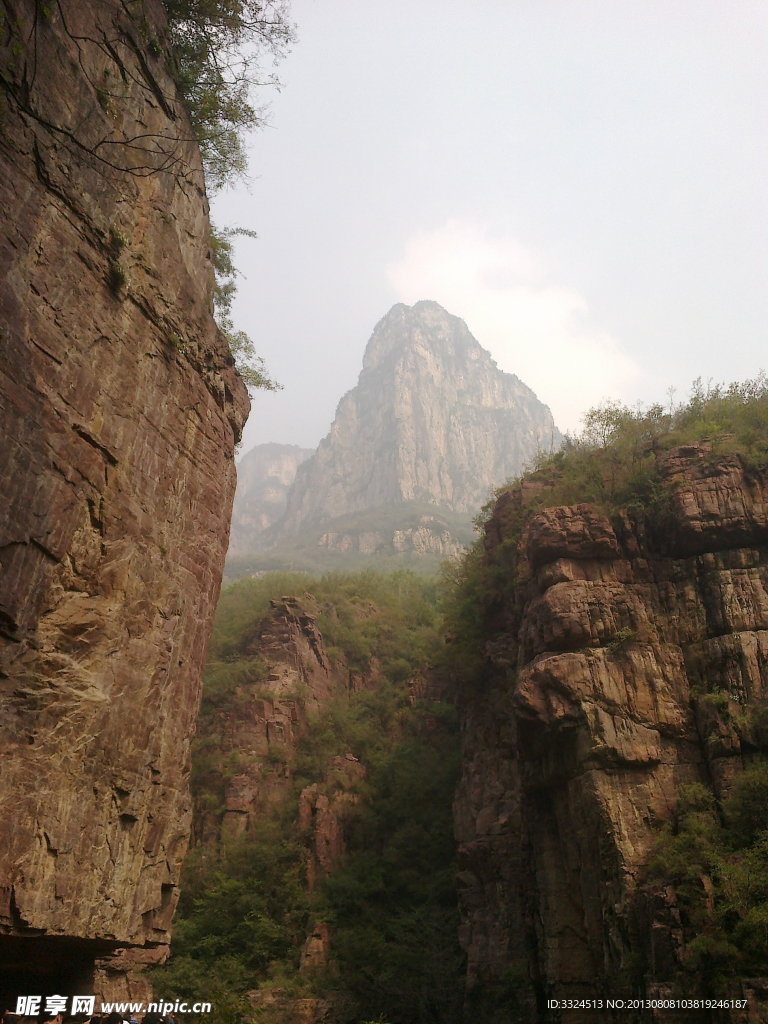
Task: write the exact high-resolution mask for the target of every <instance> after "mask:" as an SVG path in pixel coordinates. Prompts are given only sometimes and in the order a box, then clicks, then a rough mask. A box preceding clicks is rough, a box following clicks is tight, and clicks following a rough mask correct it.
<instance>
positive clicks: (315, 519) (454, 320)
mask: <svg viewBox="0 0 768 1024" xmlns="http://www.w3.org/2000/svg"><path fill="white" fill-rule="evenodd" d="M559 443H560V434H559V432H558V430H557V428H556V427H555V425H554V422H553V420H552V414H551V413H550V411H549V409H548V408H547V406H545V405H543V404H542V403H541V402H540V401H539V400H538V399H537V398H536V396H535V395H534V393H533V392H532V391H531V390H530V388H528V387H526V386H525V384H523V383H522V381H520V380H519V379H518V378H517V377H515V376H514V375H512V374H509V373H503V372H502V371H501V370H499V368H498V367H497V366H496V364H495V362H494V361H493V359H492V358H491V356H490V355H489V353H488V352H486V351H485V349H483V348H482V347H481V346H480V345H479V344H478V342H477V341H475V339H474V338H473V337H472V335H471V334H470V333H469V330H468V329H467V326H466V324H465V323H464V321H463V320H460V319H459V318H458V317H455V316H451V314H450V313H447V312H446V311H445V310H444V309H443V308H442V307H441V306H439V305H438V304H437V303H436V302H426V301H425V302H417V303H416V305H414V306H405V305H403V304H398V305H396V306H393V308H392V309H391V310H390V311H389V313H387V315H386V316H385V317H384V318H383V319H382V320H381V321H380V322H379V323H378V324H377V326H376V328H375V330H374V332H373V336H372V337H371V339H370V341H369V342H368V347H367V349H366V351H365V357H364V360H363V369H362V372H361V374H360V379H359V381H358V384H357V386H356V387H355V388H353V389H352V391H349V392H348V393H347V394H346V395H345V396H344V397H343V398H342V400H341V402H340V403H339V407H338V409H337V411H336V418H335V420H334V422H333V425H332V427H331V431H330V433H329V434H328V436H327V437H326V438H325V439H324V440H323V441H321V443H320V446H319V447H318V449H317V452H316V453H315V455H314V456H312V458H310V459H308V460H307V461H306V462H304V463H303V464H302V465H301V466H300V467H299V469H298V472H297V475H296V482H295V484H294V485H293V488H292V489H291V493H290V495H289V498H288V509H287V512H286V516H285V518H284V520H283V521H282V523H281V524H280V525H279V526H278V527H277V528H276V534H275V536H276V537H279V538H280V539H284V538H286V537H290V536H293V535H295V534H296V533H297V532H298V531H299V530H300V529H302V528H304V527H306V526H308V525H312V524H317V523H319V522H322V521H325V520H331V519H335V518H337V517H339V516H342V515H348V514H350V513H356V512H361V511H364V510H366V509H371V508H377V507H382V506H387V505H393V504H397V503H401V502H411V501H416V502H427V503H429V504H432V505H439V506H442V507H444V508H447V509H450V510H452V511H454V512H459V513H466V514H467V515H469V516H471V515H472V514H474V513H475V512H476V511H477V510H478V509H479V508H480V507H481V506H482V505H483V504H484V503H485V502H486V501H487V500H488V498H489V496H490V495H491V493H492V491H493V489H494V488H495V487H499V486H500V485H501V484H503V483H504V482H505V481H506V480H507V479H508V478H509V477H512V476H515V475H516V474H517V473H519V472H520V470H521V468H522V466H523V464H524V463H525V462H526V461H527V460H529V459H530V458H531V457H532V456H533V455H535V453H536V451H537V450H539V449H541V448H545V449H547V450H549V449H550V447H552V446H553V445H554V446H557V445H558V444H559Z"/></svg>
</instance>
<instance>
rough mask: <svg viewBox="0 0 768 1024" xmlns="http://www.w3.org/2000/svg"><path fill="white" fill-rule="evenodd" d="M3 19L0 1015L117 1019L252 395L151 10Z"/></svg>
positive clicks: (147, 914)
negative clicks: (218, 321) (35, 1011)
mask: <svg viewBox="0 0 768 1024" xmlns="http://www.w3.org/2000/svg"><path fill="white" fill-rule="evenodd" d="M4 11H5V14H4V17H3V21H2V30H1V31H0V45H1V46H2V49H0V68H1V69H2V89H3V94H2V114H0V119H1V121H2V124H1V126H0V206H1V207H2V210H3V217H2V225H1V226H0V266H1V267H2V276H0V436H1V438H2V440H0V493H2V496H3V497H2V502H0V704H1V705H2V736H1V739H0V745H1V749H0V753H1V754H2V786H0V836H2V840H3V841H2V844H0V995H2V996H3V997H6V996H7V997H8V998H9V999H13V998H15V995H17V994H19V993H25V992H26V993H34V992H37V993H40V992H41V991H42V992H47V993H53V992H57V993H63V994H68V993H69V994H72V991H73V988H74V992H76V993H77V992H88V991H89V990H90V991H93V986H94V985H95V986H96V991H97V993H98V992H100V993H101V994H102V995H106V996H107V997H108V998H109V997H110V996H112V997H120V996H122V997H123V998H127V996H128V992H127V990H126V987H125V986H126V984H128V982H127V981H126V976H125V971H126V969H127V968H128V967H130V964H131V963H132V962H151V961H157V960H161V959H162V958H163V957H164V956H165V955H167V944H168V941H169V938H170V928H171V919H172V917H173V912H174V907H175V905H176V901H177V898H178V880H179V870H180V866H181V861H182V859H183V857H184V852H185V849H186V846H187V840H188V837H189V831H190V822H191V802H190V798H189V792H188V772H189V751H190V741H191V736H192V733H193V731H194V723H195V716H196V714H197V709H198V704H199V699H200V686H201V682H200V679H201V671H202V666H203V662H204V659H205V652H206V646H207V642H208V637H209V635H210V629H211V625H212V618H213V612H214V608H215V606H216V602H217V599H218V594H219V586H220V581H221V571H222V566H223V559H224V554H225V551H226V546H227V535H228V527H229V514H230V509H231V502H232V497H233V493H234V485H235V467H234V459H233V451H234V445H235V443H236V441H237V440H238V439H239V436H240V432H241V428H242V425H243V422H244V420H245V417H246V415H247V411H248V398H247V394H246V389H245V387H244V386H243V384H242V382H241V381H240V379H239V378H238V376H237V375H236V373H235V370H234V362H233V359H232V356H231V355H230V353H229V351H228V349H227V346H226V343H225V340H224V339H223V338H222V336H221V335H220V333H219V331H218V330H217V328H216V325H215V323H214V320H213V316H212V309H211V301H210V295H211V288H212V284H213V279H212V267H211V262H210V250H209V224H208V210H207V203H206V199H205V193H204V189H203V173H202V166H201V162H200V155H199V152H198V150H197V147H196V145H194V144H193V143H191V142H190V141H189V140H190V139H191V137H192V134H193V133H192V131H191V127H190V125H189V122H188V120H187V118H186V115H185V113H184V110H183V108H182V106H181V104H180V103H179V102H178V99H177V97H176V92H175V87H174V85H173V83H172V82H171V80H170V79H169V78H168V75H167V73H166V70H165V63H164V54H163V52H162V47H161V46H160V45H159V44H158V42H157V40H158V39H162V33H163V24H164V15H163V11H162V8H161V5H160V4H159V3H155V2H153V0H147V2H146V3H144V4H143V5H142V7H141V15H142V18H141V20H140V21H139V20H138V15H137V18H136V19H134V18H133V16H132V15H131V14H130V12H129V10H128V7H127V6H125V7H124V6H121V5H119V4H109V3H96V2H89V0H83V2H79V3H70V4H64V5H52V6H51V7H50V9H47V8H46V10H45V11H43V10H42V9H41V8H40V6H39V5H37V4H35V3H34V2H32V0H16V2H14V3H11V4H6V5H5V7H4ZM105 40H106V41H108V42H106V43H105V42H104V41H105ZM120 950H122V952H120ZM95 961H98V964H99V965H100V966H97V967H96V969H95ZM94 970H95V973H94ZM121 979H122V980H121ZM121 986H122V987H121ZM134 994H136V993H134Z"/></svg>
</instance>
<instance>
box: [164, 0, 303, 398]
mask: <svg viewBox="0 0 768 1024" xmlns="http://www.w3.org/2000/svg"><path fill="white" fill-rule="evenodd" d="M163 6H164V7H165V13H166V17H167V20H168V47H169V58H168V69H169V71H170V74H171V76H172V78H173V79H174V81H175V83H176V86H177V88H178V90H179V94H180V95H181V98H182V99H183V101H184V104H185V106H186V109H187V112H188V114H189V118H190V121H191V123H192V130H193V131H194V133H195V138H196V139H197V142H198V143H199V146H200V152H201V155H202V158H203V166H204V168H205V182H206V187H207V189H208V192H209V193H213V192H217V191H218V190H219V189H221V188H222V187H223V186H224V185H226V184H229V183H231V182H233V181H235V180H236V179H237V178H240V177H243V176H244V175H245V173H246V168H247V156H246V150H245V138H246V136H247V133H248V132H251V131H254V130H255V129H257V128H260V127H262V126H263V125H264V124H265V123H266V121H265V113H266V108H265V107H264V106H263V105H259V104H257V103H256V101H255V99H254V94H255V90H256V89H257V88H259V87H263V86H272V87H279V84H280V83H279V81H278V79H277V77H276V75H275V73H274V70H268V69H267V66H268V65H271V67H272V68H274V66H275V64H276V63H277V62H278V61H279V60H280V59H281V58H282V57H283V56H285V54H286V52H287V50H288V47H289V46H290V44H291V43H292V42H293V41H294V40H295V27H294V26H293V25H292V24H291V22H290V21H289V20H288V19H289V2H288V0H163ZM235 235H247V236H249V237H251V238H255V237H256V233H255V232H253V231H249V230H247V229H245V228H236V229H232V228H218V229H217V228H216V227H214V226H213V225H211V253H212V260H213V267H214V273H215V279H216V283H215V288H214V295H213V299H214V307H215V311H216V322H217V324H218V325H219V328H220V330H221V331H222V333H223V334H224V336H225V338H226V339H227V344H228V345H229V349H230V351H231V352H232V355H233V356H234V357H235V366H236V368H237V371H238V373H239V374H240V376H241V377H242V379H243V382H244V383H245V385H246V386H247V387H248V388H254V389H257V390H258V389H261V390H267V391H275V390H278V389H279V387H280V385H279V384H277V383H275V381H274V380H272V378H271V377H270V376H269V373H268V372H267V370H266V367H265V365H264V360H263V359H262V358H261V357H260V356H257V355H256V349H255V346H254V343H253V341H252V340H251V338H250V337H249V336H248V335H247V334H246V333H245V331H242V330H237V329H236V328H235V326H234V324H233V322H232V300H233V298H234V295H235V292H236V278H237V273H238V272H237V269H236V267H235V264H234V259H233V246H232V238H233V237H234V236H235Z"/></svg>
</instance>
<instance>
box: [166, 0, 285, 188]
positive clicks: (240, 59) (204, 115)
mask: <svg viewBox="0 0 768 1024" xmlns="http://www.w3.org/2000/svg"><path fill="white" fill-rule="evenodd" d="M163 6H164V7H165V12H166V16H167V18H168V35H169V44H170V63H169V69H170V72H171V75H172V76H173V78H174V80H175V82H176V85H177V86H178V89H179V92H180V93H181V96H182V98H183V99H184V102H185V105H186V107H187V111H188V112H189V117H190V120H191V122H192V128H193V130H194V132H195V136H196V138H197V141H198V142H199V144H200V150H201V152H202V155H203V161H204V164H205V177H206V183H207V185H208V187H209V189H212V190H213V191H216V190H218V189H219V188H221V187H222V186H223V185H225V184H226V183H227V182H230V181H232V180H233V179H235V178H237V177H240V176H241V175H243V174H244V173H245V170H246V163H247V158H246V153H245V147H244V138H245V135H246V133H247V132H249V131H253V130H254V129H255V128H258V127H260V126H262V125H263V124H264V113H265V110H264V107H263V106H259V105H257V104H256V103H255V102H254V95H253V91H254V89H255V88H256V87H258V86H264V85H271V86H278V85H279V82H278V80H277V78H276V76H275V74H274V72H273V71H271V70H267V68H266V66H265V65H269V64H272V65H274V64H275V63H276V62H277V61H278V60H279V59H280V58H281V57H283V56H284V55H285V53H286V52H287V49H288V47H289V46H290V44H291V43H292V42H293V41H294V39H295V29H294V26H293V25H292V24H291V23H290V21H289V20H288V17H289V3H288V0H163Z"/></svg>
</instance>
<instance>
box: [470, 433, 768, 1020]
mask: <svg viewBox="0 0 768 1024" xmlns="http://www.w3.org/2000/svg"><path fill="white" fill-rule="evenodd" d="M659 469H660V473H661V477H662V479H663V480H664V481H666V482H667V483H669V484H670V485H671V489H670V494H671V499H670V500H671V507H670V510H669V514H668V516H667V518H666V521H665V524H664V528H663V529H657V530H654V529H652V528H651V524H650V523H648V524H647V526H648V528H647V529H646V528H645V526H644V525H643V520H642V519H637V520H630V518H629V517H628V516H627V515H626V514H621V515H620V516H619V518H618V519H616V520H615V521H613V522H611V521H609V519H608V518H607V517H606V516H605V515H604V514H603V513H602V512H600V511H599V510H597V509H595V508H592V507H591V506H589V505H576V506H569V507H560V508H551V509H547V510H545V511H543V512H540V513H538V514H536V515H535V516H533V518H532V519H531V521H530V523H529V525H528V527H527V530H526V532H525V533H524V535H523V539H522V541H521V542H520V544H519V545H518V548H517V554H516V556H515V558H514V566H513V568H512V570H511V576H512V578H513V579H514V593H513V594H512V595H508V596H507V597H506V598H505V599H503V600H498V599H497V600H495V601H493V600H491V601H490V602H489V605H488V619H487V634H486V647H485V653H486V657H487V662H486V664H487V669H486V671H485V673H484V678H483V680H482V683H481V685H478V687H477V688H476V689H475V690H473V691H472V692H466V693H465V694H464V697H463V704H462V716H463V729H464V771H463V778H462V782H461V786H460V788H459V792H458V796H457V801H456V806H455V814H456V830H457V837H458V840H459V843H460V868H461V871H460V874H459V880H460V883H461V887H462V889H461V904H462V909H463V919H464V923H463V936H462V938H463V944H464V946H465V949H466V950H467V952H468V955H469V978H470V987H472V986H477V985H478V984H482V982H483V981H486V982H487V981H488V980H492V979H496V980H497V981H498V979H500V978H502V977H503V976H504V975H505V973H506V974H509V971H510V970H513V971H515V972H517V976H518V977H519V978H521V979H530V980H531V982H532V986H533V987H532V989H531V990H530V1002H529V1003H528V1004H527V1008H526V1004H525V1001H524V998H523V997H522V996H521V998H522V999H523V1001H522V1002H521V1004H520V1013H521V1016H520V1018H519V1019H521V1020H522V1019H531V1020H533V1019H537V1020H542V1021H543V1020H547V1021H549V1020H559V1019H560V1018H559V1017H558V1015H557V1014H550V1013H549V1012H548V1011H547V1009H546V1006H547V1002H546V1000H547V999H550V998H553V997H554V998H555V999H560V998H575V999H580V998H585V999H591V998H595V997H596V996H601V995H606V994H607V995H613V994H615V995H626V994H627V993H628V992H629V991H630V990H631V989H630V986H631V985H635V986H640V987H641V989H643V990H644V992H645V994H646V995H647V996H648V997H654V996H656V997H659V996H662V997H663V996H664V995H665V994H669V988H668V986H669V984H670V983H671V982H672V981H673V979H674V978H675V976H676V974H677V973H678V972H679V971H680V969H681V967H682V966H683V965H684V964H685V962H686V957H687V956H688V952H687V948H686V942H687V941H689V938H690V935H689V933H686V931H685V929H684V927H683V926H682V925H681V916H680V912H679V909H678V904H677V895H676V893H675V889H674V887H673V886H672V885H669V884H667V885H666V887H665V886H664V885H659V886H657V887H656V888H655V889H654V888H653V886H645V887H643V885H642V884H641V883H642V879H643V872H644V869H645V866H646V865H647V862H648V858H649V852H650V851H651V849H652V847H653V844H654V842H655V840H656V839H657V837H658V836H659V833H660V828H661V826H662V824H663V823H664V822H669V821H671V820H672V818H673V816H674V813H675V808H676V805H677V799H678V794H679V791H680V787H681V786H682V785H684V784H686V783H693V782H698V783H701V784H704V785H706V786H707V787H711V788H712V789H713V791H714V794H715V795H716V796H717V798H718V799H721V800H722V799H724V798H726V797H727V796H728V794H729V793H730V792H731V789H732V787H733V785H734V780H736V779H737V778H738V777H739V775H740V773H741V772H742V771H743V770H744V769H745V766H746V765H748V764H749V763H750V759H751V758H752V757H753V756H754V755H755V754H756V752H757V751H758V750H760V749H761V748H762V749H765V747H766V744H767V743H768V737H766V734H765V731H764V727H761V726H760V725H759V723H760V722H761V721H763V719H764V711H762V712H760V708H763V709H764V708H765V707H766V705H768V561H767V559H766V551H768V480H766V478H765V475H763V474H759V473H755V472H754V471H751V470H750V469H749V468H748V467H746V466H745V464H744V462H743V461H742V459H741V458H740V457H739V456H738V455H729V454H720V455H715V454H714V453H713V452H712V451H711V450H710V446H709V445H707V444H705V443H703V444H700V445H690V446H687V447H683V448H678V449H675V450H673V451H671V452H669V453H666V454H664V455H660V456H659ZM524 501H525V495H524V494H522V493H521V492H519V491H518V492H506V493H505V494H504V495H502V497H501V498H500V499H499V501H498V503H497V506H496V510H495V513H494V515H493V517H492V518H491V519H490V521H489V522H488V524H487V527H486V534H485V548H486V557H487V559H488V560H489V562H490V563H494V562H495V561H496V559H497V557H498V552H499V551H500V545H502V544H503V542H504V540H505V538H507V537H508V536H509V535H510V527H511V524H512V523H513V522H515V521H518V522H519V518H520V512H521V508H522V505H523V504H524ZM758 712H759V713H758ZM761 715H762V716H763V717H762V718H761ZM761 728H762V730H763V731H762V732H761ZM708 881H709V880H703V881H702V884H703V885H706V884H707V882H708ZM710 884H711V883H710ZM687 934H688V938H686V935H687ZM619 988H621V989H622V991H619ZM637 990H638V989H637V988H635V991H637ZM524 991H525V988H524V987H521V992H524ZM735 995H737V996H743V997H744V998H745V999H747V1000H748V1001H749V1008H748V1009H744V1011H743V1012H742V1011H739V1012H736V1011H732V1012H731V1015H730V1016H728V1015H727V1014H724V1015H723V1016H722V1017H712V1018H705V1017H702V1018H701V1019H717V1020H721V1019H722V1020H726V1019H728V1020H731V1021H736V1020H739V1021H742V1020H744V1021H746V1020H749V1021H763V1020H765V1019H768V1012H767V1011H766V1003H765V999H766V996H767V995H768V981H766V979H765V978H763V979H753V980H744V982H743V984H742V989H741V991H737V992H736V993H735ZM761 1000H763V1001H762V1002H761ZM761 1007H762V1009H761ZM562 1019H563V1020H565V1019H567V1020H568V1021H573V1022H578V1021H582V1020H583V1021H585V1022H586V1021H592V1022H595V1021H603V1020H605V1021H608V1020H613V1019H614V1017H613V1016H612V1015H611V1013H609V1011H608V1010H607V1009H605V1008H604V1010H603V1011H602V1012H597V1011H596V1010H595V1009H584V1010H579V1009H578V1008H576V1009H574V1010H573V1011H572V1012H569V1013H568V1015H567V1017H566V1016H563V1018H562ZM621 1019H622V1020H624V1019H628V1020H629V1019H631V1020H634V1019H636V1018H635V1017H632V1016H631V1015H629V1016H627V1017H626V1018H625V1016H624V1015H622V1017H621ZM637 1019H638V1020H639V1019H643V1020H645V1019H651V1017H648V1018H646V1017H645V1016H642V1015H640V1014H639V1013H638V1015H637ZM652 1019H654V1020H659V1021H662V1020H664V1021H667V1020H668V1021H672V1020H677V1019H678V1017H677V1016H675V1015H674V1014H672V1013H670V1014H666V1013H665V1012H661V1011H659V1012H658V1013H656V1014H655V1015H652Z"/></svg>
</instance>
